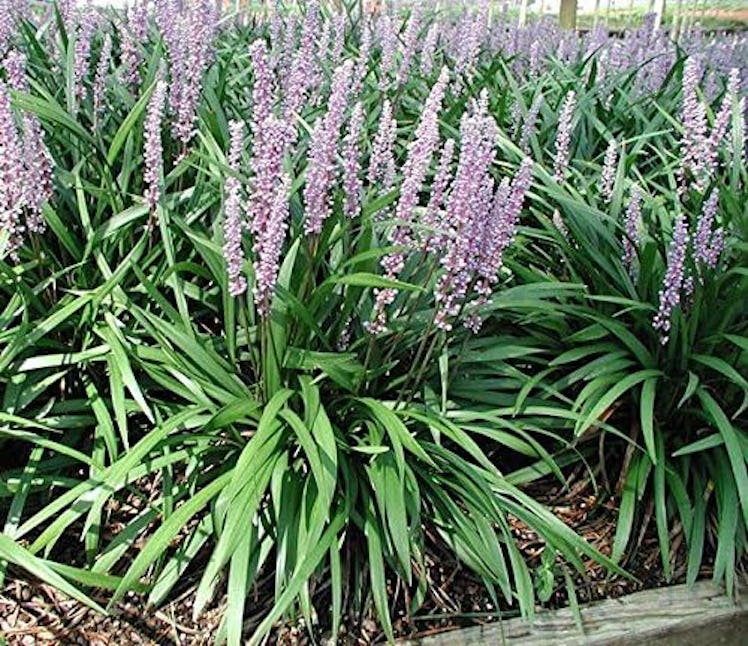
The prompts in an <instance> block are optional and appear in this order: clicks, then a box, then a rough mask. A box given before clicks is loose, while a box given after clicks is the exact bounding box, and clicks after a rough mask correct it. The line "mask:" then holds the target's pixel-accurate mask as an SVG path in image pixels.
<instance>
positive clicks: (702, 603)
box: [405, 581, 748, 646]
mask: <svg viewBox="0 0 748 646" xmlns="http://www.w3.org/2000/svg"><path fill="white" fill-rule="evenodd" d="M581 613H582V620H583V624H584V634H583V635H582V634H580V632H579V630H578V629H577V627H576V625H575V623H574V618H573V616H572V613H571V611H570V610H569V609H568V608H564V609H560V610H553V611H547V612H541V613H539V614H538V616H537V617H536V619H535V621H534V623H533V624H532V625H530V624H529V623H528V622H526V621H524V620H523V619H510V620H508V621H504V622H502V623H501V624H499V623H498V622H497V623H493V624H487V625H484V626H477V627H474V628H466V629H464V630H458V631H455V632H451V633H444V634H442V635H436V636H433V637H428V638H425V639H422V640H420V641H415V642H405V644H408V645H410V646H415V645H416V644H417V645H418V646H466V645H468V644H475V645H478V644H481V645H488V644H491V645H494V644H502V643H503V644H510V645H517V644H522V646H548V645H549V644H552V645H553V646H572V645H577V644H595V645H596V646H598V645H611V644H621V645H632V646H633V645H634V644H637V645H639V644H647V646H652V645H654V646H690V645H693V646H704V645H705V644H709V646H712V645H714V644H722V645H723V646H732V645H733V644H735V645H736V646H737V645H741V646H742V644H748V603H746V601H745V599H737V600H730V599H728V598H727V597H726V596H725V595H724V593H723V592H722V591H720V590H717V589H716V588H714V586H712V584H711V582H709V581H702V582H699V583H697V584H696V585H695V586H694V587H693V588H692V589H689V588H688V587H687V586H685V585H677V586H673V587H670V588H661V589H658V590H645V591H643V592H636V593H634V594H631V595H628V596H626V597H621V598H620V599H609V600H605V601H599V602H594V603H591V604H587V605H585V606H583V607H582V609H581Z"/></svg>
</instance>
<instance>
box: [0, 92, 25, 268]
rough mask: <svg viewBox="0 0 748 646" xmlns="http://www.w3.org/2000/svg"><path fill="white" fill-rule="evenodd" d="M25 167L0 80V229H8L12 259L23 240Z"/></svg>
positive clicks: (13, 122)
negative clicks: (22, 218)
mask: <svg viewBox="0 0 748 646" xmlns="http://www.w3.org/2000/svg"><path fill="white" fill-rule="evenodd" d="M24 179H25V174H24V168H23V155H22V150H21V142H20V140H19V137H18V130H17V129H16V124H15V119H14V116H13V112H12V109H11V105H10V96H9V94H8V90H7V86H6V85H5V83H3V82H2V81H0V232H3V231H5V232H7V234H8V243H7V247H6V248H7V249H8V250H9V252H10V256H11V258H13V259H16V258H17V249H18V247H19V246H20V245H21V242H22V240H23V223H22V221H21V215H22V211H23V206H24V204H23V198H24V195H25V194H26V190H25V187H24Z"/></svg>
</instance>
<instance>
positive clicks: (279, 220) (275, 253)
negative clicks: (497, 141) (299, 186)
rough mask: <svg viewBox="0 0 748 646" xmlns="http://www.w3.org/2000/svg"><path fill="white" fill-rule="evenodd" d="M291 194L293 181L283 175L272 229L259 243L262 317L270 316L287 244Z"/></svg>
mask: <svg viewBox="0 0 748 646" xmlns="http://www.w3.org/2000/svg"><path fill="white" fill-rule="evenodd" d="M290 191H291V178H290V177H288V175H283V176H282V177H281V179H280V181H279V183H278V186H277V187H276V191H275V195H274V196H273V202H272V209H271V212H270V219H269V221H268V226H267V229H266V230H265V231H263V233H262V235H261V237H260V238H259V239H258V240H257V241H256V243H255V254H256V256H255V263H254V268H255V277H256V278H255V280H256V285H255V289H254V297H255V303H256V305H257V311H258V312H259V314H260V316H263V317H266V316H268V315H269V314H270V305H271V302H272V297H273V294H274V293H275V286H276V283H277V282H278V270H279V268H280V257H281V251H282V249H283V242H284V240H285V238H286V229H288V199H289V194H290Z"/></svg>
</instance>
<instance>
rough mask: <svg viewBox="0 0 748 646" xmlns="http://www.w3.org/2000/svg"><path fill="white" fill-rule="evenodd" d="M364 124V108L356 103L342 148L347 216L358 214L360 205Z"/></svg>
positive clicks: (351, 216)
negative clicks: (360, 144)
mask: <svg viewBox="0 0 748 646" xmlns="http://www.w3.org/2000/svg"><path fill="white" fill-rule="evenodd" d="M363 126H364V110H363V107H362V106H361V102H358V103H356V105H355V106H354V108H353V113H352V114H351V119H350V121H349V122H348V134H346V137H345V142H344V149H343V188H344V189H345V209H344V210H345V214H346V216H348V217H349V218H353V217H355V216H357V215H358V213H359V210H360V207H361V188H362V185H363V182H362V181H361V150H360V146H359V139H361V131H362V129H363Z"/></svg>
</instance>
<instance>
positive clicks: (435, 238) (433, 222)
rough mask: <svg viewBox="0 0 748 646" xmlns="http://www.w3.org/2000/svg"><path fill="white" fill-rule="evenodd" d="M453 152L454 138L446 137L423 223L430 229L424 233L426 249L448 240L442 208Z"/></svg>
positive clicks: (431, 249) (433, 249) (450, 175)
mask: <svg viewBox="0 0 748 646" xmlns="http://www.w3.org/2000/svg"><path fill="white" fill-rule="evenodd" d="M454 153H455V140H454V139H447V141H446V142H445V143H444V146H443V147H442V154H441V157H440V159H439V168H438V169H437V171H436V177H435V178H434V183H433V184H432V185H431V197H430V198H429V203H428V206H427V207H426V214H425V215H424V218H423V224H424V225H425V226H427V227H428V228H430V229H432V231H428V232H426V234H425V240H424V246H425V248H426V250H427V251H431V252H435V251H439V250H441V249H444V248H445V245H446V243H447V240H448V236H447V233H448V231H447V229H448V227H449V224H448V222H447V220H446V218H445V217H444V216H445V213H444V211H443V210H442V207H443V206H444V198H445V196H446V192H447V188H448V186H449V182H450V180H451V179H452V171H451V168H450V167H451V164H452V158H453V157H454Z"/></svg>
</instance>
